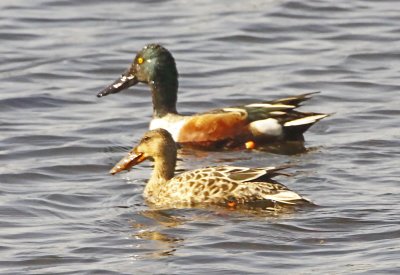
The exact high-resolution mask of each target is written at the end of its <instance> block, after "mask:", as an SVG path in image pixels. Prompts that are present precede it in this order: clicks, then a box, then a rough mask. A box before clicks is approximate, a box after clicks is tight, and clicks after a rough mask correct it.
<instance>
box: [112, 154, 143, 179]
mask: <svg viewBox="0 0 400 275" xmlns="http://www.w3.org/2000/svg"><path fill="white" fill-rule="evenodd" d="M145 159H146V157H145V156H144V154H143V153H139V154H136V153H134V152H133V150H132V151H131V152H129V154H128V155H127V156H126V157H124V158H122V159H121V160H120V161H119V162H118V163H117V164H116V165H115V166H114V167H113V168H112V169H111V170H110V174H112V175H115V174H116V173H119V172H121V171H124V170H129V169H131V168H132V166H135V165H136V164H139V163H141V162H143V161H144V160H145Z"/></svg>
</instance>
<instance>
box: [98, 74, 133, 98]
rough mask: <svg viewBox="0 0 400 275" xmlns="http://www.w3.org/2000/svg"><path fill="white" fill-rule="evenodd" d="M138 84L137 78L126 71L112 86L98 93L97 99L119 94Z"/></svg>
mask: <svg viewBox="0 0 400 275" xmlns="http://www.w3.org/2000/svg"><path fill="white" fill-rule="evenodd" d="M136 83H138V80H137V79H136V77H135V76H134V75H132V74H130V73H129V71H126V72H125V73H123V74H122V75H121V77H120V78H118V79H117V80H115V81H114V83H113V84H111V85H110V86H108V87H106V88H105V89H104V90H102V91H101V92H100V93H98V94H97V97H102V96H106V95H109V94H115V93H118V92H120V91H122V90H124V89H126V88H128V87H130V86H132V85H135V84H136Z"/></svg>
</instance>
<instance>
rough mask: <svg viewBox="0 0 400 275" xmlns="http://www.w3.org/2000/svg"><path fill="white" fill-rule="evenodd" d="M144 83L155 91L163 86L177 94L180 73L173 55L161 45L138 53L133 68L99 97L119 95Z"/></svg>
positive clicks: (149, 47)
mask: <svg viewBox="0 0 400 275" xmlns="http://www.w3.org/2000/svg"><path fill="white" fill-rule="evenodd" d="M139 82H142V83H146V84H148V85H150V86H151V87H152V90H153V89H156V90H157V89H158V88H160V87H161V86H162V87H165V89H168V91H169V92H170V91H172V93H174V92H175V93H176V91H177V89H178V72H177V69H176V65H175V60H174V58H173V57H172V54H171V53H170V52H169V51H168V50H167V49H166V48H164V47H162V46H161V45H159V44H149V45H147V46H145V47H144V48H143V49H142V50H141V51H140V52H138V53H137V55H136V57H135V59H134V60H133V62H132V64H131V66H130V67H129V68H128V69H127V70H126V71H125V72H124V73H123V74H122V75H121V77H119V78H118V79H117V80H115V81H114V83H112V84H111V85H109V86H108V87H106V88H105V89H103V90H102V91H101V92H100V93H98V94H97V96H98V97H102V96H106V95H108V94H114V93H118V92H120V91H122V90H124V89H127V88H128V87H130V86H133V85H136V84H137V83H139Z"/></svg>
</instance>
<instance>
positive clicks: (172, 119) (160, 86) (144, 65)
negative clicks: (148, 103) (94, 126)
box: [97, 44, 329, 149]
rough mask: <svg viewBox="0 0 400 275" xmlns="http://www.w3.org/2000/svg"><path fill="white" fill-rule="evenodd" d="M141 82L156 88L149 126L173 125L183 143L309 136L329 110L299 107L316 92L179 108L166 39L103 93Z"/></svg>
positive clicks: (250, 143)
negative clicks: (199, 109)
mask: <svg viewBox="0 0 400 275" xmlns="http://www.w3.org/2000/svg"><path fill="white" fill-rule="evenodd" d="M138 83H144V84H147V85H148V86H149V87H150V90H151V95H152V102H153V117H152V119H151V121H150V125H149V129H150V130H152V129H156V128H163V129H165V130H167V131H168V132H170V133H171V135H172V137H173V139H174V140H175V142H177V143H179V144H181V145H182V146H185V145H191V146H195V147H199V148H209V149H212V148H235V147H236V148H238V147H246V148H249V147H250V149H253V148H254V147H256V145H258V144H266V143H269V142H276V141H304V136H303V133H304V132H305V131H307V129H308V128H310V127H311V126H312V125H313V124H315V123H316V122H318V121H319V120H321V119H323V118H325V117H327V116H329V114H324V113H314V112H300V111H297V110H295V109H296V108H298V107H299V106H300V105H301V103H302V102H304V101H306V100H308V99H310V98H311V97H312V95H313V94H315V92H313V93H304V94H300V95H296V96H289V97H285V98H280V99H276V100H272V101H263V102H255V103H251V104H246V105H242V106H233V107H225V108H219V109H215V110H210V111H207V112H203V113H197V114H193V115H182V114H179V113H178V111H177V108H176V103H177V95H178V71H177V67H176V64H175V59H174V57H173V56H172V54H171V53H170V51H168V50H167V49H166V48H165V47H163V46H161V45H160V44H148V45H146V46H145V47H144V48H143V49H142V50H140V51H139V52H138V53H137V55H136V57H135V58H134V60H133V62H132V64H131V65H130V66H129V68H128V69H127V70H126V71H125V72H124V73H122V75H121V77H119V78H117V80H115V81H114V82H113V83H112V84H111V85H109V86H107V87H106V88H104V89H103V90H101V91H100V92H99V93H98V94H97V97H104V96H106V95H109V94H114V93H118V92H120V91H122V90H125V89H127V88H129V87H131V86H134V85H136V84H138Z"/></svg>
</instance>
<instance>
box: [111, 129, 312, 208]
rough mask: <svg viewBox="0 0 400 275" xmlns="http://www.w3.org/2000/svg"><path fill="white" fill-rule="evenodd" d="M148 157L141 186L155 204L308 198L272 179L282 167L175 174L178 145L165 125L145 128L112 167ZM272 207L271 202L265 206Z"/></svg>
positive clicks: (282, 202)
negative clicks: (149, 172)
mask: <svg viewBox="0 0 400 275" xmlns="http://www.w3.org/2000/svg"><path fill="white" fill-rule="evenodd" d="M148 158H151V159H153V160H154V170H153V172H152V175H151V177H150V180H149V181H148V183H147V185H146V187H145V189H144V197H145V199H146V200H147V201H148V202H149V203H151V204H153V205H155V206H157V207H182V206H183V207H186V206H196V205H202V204H203V205H204V204H206V205H209V204H212V205H223V206H228V207H236V206H238V207H240V206H243V205H249V204H253V205H254V204H256V205H263V204H262V203H261V202H265V203H266V205H268V203H269V205H271V204H272V207H273V206H274V205H276V204H279V205H281V206H282V205H292V206H293V205H297V204H304V203H310V202H309V201H308V200H307V199H305V198H303V197H302V196H300V195H298V194H296V193H295V192H293V191H291V190H289V189H288V188H287V187H286V186H284V185H282V184H280V183H278V182H277V181H275V180H273V177H275V176H277V175H285V174H283V173H281V172H280V170H282V169H284V168H286V167H287V166H282V167H267V168H245V167H235V166H217V167H206V168H200V169H196V170H192V171H187V172H184V173H182V174H180V175H177V176H174V172H175V165H176V159H177V149H176V145H175V142H174V140H173V139H172V136H171V134H170V133H169V132H168V131H166V130H164V129H155V130H151V131H148V132H147V133H146V134H145V135H144V137H143V138H142V140H141V141H140V143H139V145H138V146H137V147H135V148H134V149H132V150H131V151H130V152H129V154H128V155H127V156H126V157H124V158H123V159H121V160H120V161H119V162H118V163H117V164H116V165H115V166H114V167H113V168H112V169H111V170H110V173H111V174H113V175H114V174H116V173H118V172H121V171H123V170H129V169H130V168H131V167H132V166H134V165H136V164H138V163H140V162H142V161H144V160H146V159H148ZM268 207H271V206H268Z"/></svg>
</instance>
